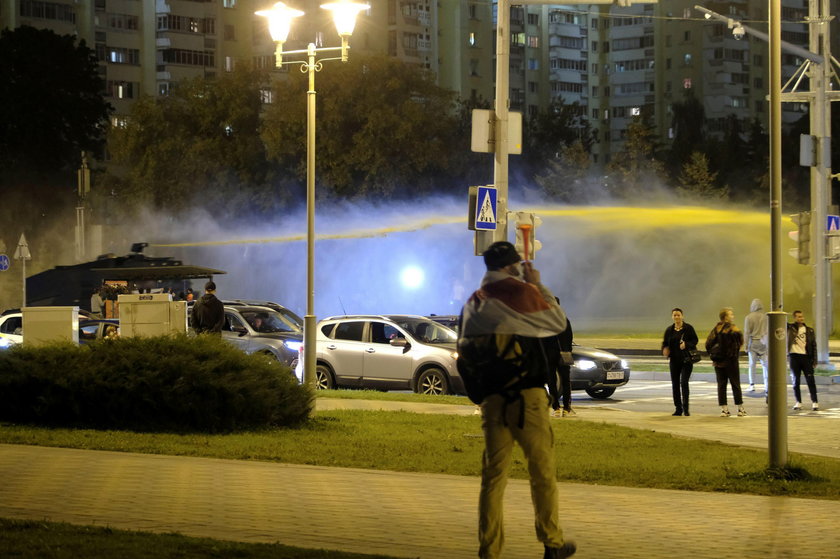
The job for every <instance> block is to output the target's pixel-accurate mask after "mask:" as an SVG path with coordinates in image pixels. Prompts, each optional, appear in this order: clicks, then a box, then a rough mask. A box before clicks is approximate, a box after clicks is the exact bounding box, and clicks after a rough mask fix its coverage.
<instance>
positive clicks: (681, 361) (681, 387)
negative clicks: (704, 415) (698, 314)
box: [662, 308, 699, 415]
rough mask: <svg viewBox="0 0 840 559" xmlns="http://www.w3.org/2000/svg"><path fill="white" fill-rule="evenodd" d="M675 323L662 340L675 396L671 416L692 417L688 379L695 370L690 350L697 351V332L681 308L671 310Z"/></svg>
mask: <svg viewBox="0 0 840 559" xmlns="http://www.w3.org/2000/svg"><path fill="white" fill-rule="evenodd" d="M671 318H672V319H673V320H674V323H673V324H672V325H670V326H668V328H666V329H665V335H664V336H663V338H662V355H664V356H665V357H667V358H668V366H669V367H670V369H671V391H672V392H673V395H674V408H675V410H674V413H673V414H671V415H691V414H690V413H689V411H688V379H689V378H690V377H691V373H692V371H693V370H694V363H692V362H691V359H687V357H688V356H689V354H688V350H691V349H697V342H698V341H699V340H698V339H697V332H695V331H694V327H693V326H692V325H691V324H689V323H688V322H685V321H684V320H683V311H682V309H680V308H674V309H671Z"/></svg>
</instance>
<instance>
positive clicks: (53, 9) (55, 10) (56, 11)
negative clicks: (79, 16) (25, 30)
mask: <svg viewBox="0 0 840 559" xmlns="http://www.w3.org/2000/svg"><path fill="white" fill-rule="evenodd" d="M20 15H21V16H24V17H36V18H40V19H54V20H56V21H66V22H68V23H76V13H75V12H74V11H73V6H68V5H65V4H56V3H54V2H37V1H34V0H23V1H22V2H21V3H20Z"/></svg>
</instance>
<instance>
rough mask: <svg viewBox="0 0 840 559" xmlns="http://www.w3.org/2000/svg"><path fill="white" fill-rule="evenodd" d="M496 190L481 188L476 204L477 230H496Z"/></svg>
mask: <svg viewBox="0 0 840 559" xmlns="http://www.w3.org/2000/svg"><path fill="white" fill-rule="evenodd" d="M496 193H497V191H496V188H495V187H493V186H479V187H478V196H477V199H476V204H475V228H476V230H479V231H495V230H496Z"/></svg>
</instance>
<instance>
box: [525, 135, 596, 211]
mask: <svg viewBox="0 0 840 559" xmlns="http://www.w3.org/2000/svg"><path fill="white" fill-rule="evenodd" d="M590 166H591V160H590V157H589V150H588V149H587V148H586V146H584V144H583V142H582V141H581V140H575V141H574V142H572V143H571V144H569V145H565V146H563V147H562V148H561V150H560V153H559V157H558V158H556V159H552V160H549V161H548V162H547V165H546V168H545V170H544V172H542V173H538V174H537V175H536V176H535V179H534V180H535V181H536V182H537V184H538V185H540V186H541V187H542V189H543V191H544V192H545V193H546V195H547V196H549V197H550V198H551V199H554V200H557V201H562V202H572V203H585V202H591V201H594V200H595V199H596V198H597V194H598V193H596V192H595V191H594V190H593V189H592V188H590V186H591V180H589V178H588V174H589V168H590Z"/></svg>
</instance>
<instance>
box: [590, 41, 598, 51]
mask: <svg viewBox="0 0 840 559" xmlns="http://www.w3.org/2000/svg"><path fill="white" fill-rule="evenodd" d="M591 50H592V52H598V41H592V49H591Z"/></svg>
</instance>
